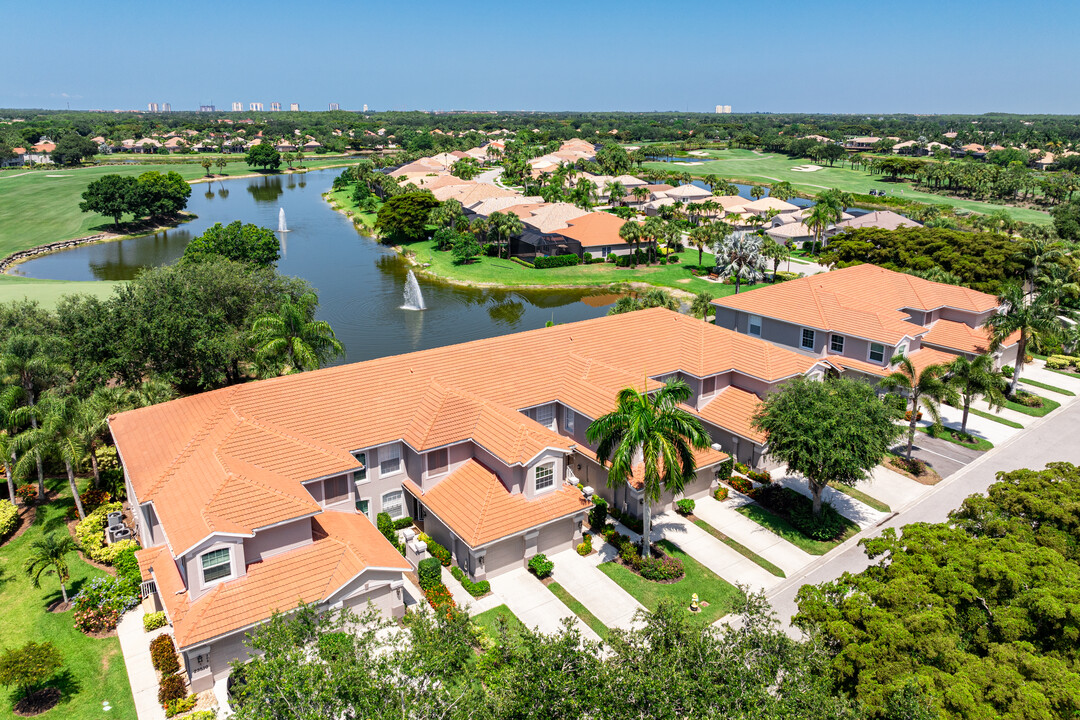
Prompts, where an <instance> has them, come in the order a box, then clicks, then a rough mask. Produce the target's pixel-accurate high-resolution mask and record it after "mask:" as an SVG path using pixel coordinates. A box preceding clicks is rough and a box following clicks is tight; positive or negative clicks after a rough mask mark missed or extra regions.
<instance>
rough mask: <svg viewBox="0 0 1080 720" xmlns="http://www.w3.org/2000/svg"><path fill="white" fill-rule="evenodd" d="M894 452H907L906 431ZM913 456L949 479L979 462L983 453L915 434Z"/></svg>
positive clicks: (912, 447) (901, 453) (900, 453)
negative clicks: (971, 464)
mask: <svg viewBox="0 0 1080 720" xmlns="http://www.w3.org/2000/svg"><path fill="white" fill-rule="evenodd" d="M893 452H894V453H897V454H899V455H903V454H904V453H906V452H907V430H906V429H905V431H904V441H903V442H902V443H901V444H900V445H898V446H896V447H894V448H893ZM911 455H912V457H915V458H918V459H919V460H922V461H923V462H925V463H926V464H927V465H929V466H930V467H932V468H934V469H935V470H937V473H938V475H940V476H941V477H943V478H947V477H950V476H952V475H953V474H955V473H957V472H959V471H960V470H962V469H963V468H964V467H966V466H967V465H969V464H970V463H972V462H974V461H976V460H978V459H979V458H980V457H981V456H982V455H983V453H982V452H980V451H978V450H972V449H971V448H966V447H963V446H961V445H957V444H956V443H951V442H949V441H948V440H942V439H940V438H932V437H930V436H929V435H926V434H924V433H920V432H917V433H915V444H914V445H912V446H911Z"/></svg>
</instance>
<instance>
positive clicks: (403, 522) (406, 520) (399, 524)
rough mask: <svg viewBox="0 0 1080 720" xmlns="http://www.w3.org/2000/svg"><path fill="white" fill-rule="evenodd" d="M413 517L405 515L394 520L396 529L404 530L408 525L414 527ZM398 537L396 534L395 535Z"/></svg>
mask: <svg viewBox="0 0 1080 720" xmlns="http://www.w3.org/2000/svg"><path fill="white" fill-rule="evenodd" d="M412 524H413V519H412V518H411V517H403V518H400V519H398V520H395V521H394V529H395V530H404V529H405V528H407V527H412ZM395 537H396V536H395Z"/></svg>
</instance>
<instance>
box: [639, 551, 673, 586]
mask: <svg viewBox="0 0 1080 720" xmlns="http://www.w3.org/2000/svg"><path fill="white" fill-rule="evenodd" d="M637 570H638V572H639V573H640V574H641V577H643V578H645V579H646V580H652V581H654V582H658V581H661V580H678V579H679V578H681V577H682V576H683V574H684V571H683V564H682V562H681V561H680V560H679V559H678V558H674V557H671V556H670V555H662V556H659V557H647V558H642V559H641V561H640V562H639V563H638V568H637Z"/></svg>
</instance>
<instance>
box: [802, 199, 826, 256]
mask: <svg viewBox="0 0 1080 720" xmlns="http://www.w3.org/2000/svg"><path fill="white" fill-rule="evenodd" d="M832 222H833V212H832V210H831V209H830V208H829V206H828V205H825V204H824V203H817V204H816V205H814V206H813V207H812V208H810V212H808V213H807V214H806V219H805V220H803V223H805V225H806V227H808V228H810V231H811V232H812V233H814V247H813V254H816V253H817V248H818V243H820V242H821V236H822V235H824V234H825V230H827V229H828V227H829V225H831V224H832Z"/></svg>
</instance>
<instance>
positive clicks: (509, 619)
mask: <svg viewBox="0 0 1080 720" xmlns="http://www.w3.org/2000/svg"><path fill="white" fill-rule="evenodd" d="M499 618H503V619H505V620H506V628H507V630H508V631H509V632H510V635H511V636H513V635H515V634H516V633H520V632H521V631H523V630H524V629H525V624H524V623H522V622H521V621H520V620H518V617H517V615H515V614H514V613H512V612H511V611H510V608H508V607H506V606H505V605H498V606H496V607H493V608H491V609H490V610H485V611H484V612H482V613H480V614H479V615H474V616H473V618H472V621H473V622H474V623H476V625H477V626H478V627H479V628H480V629H481V630H483V631H484V633H486V634H487V636H488V637H489V638H491V639H492V640H497V639H498V638H499Z"/></svg>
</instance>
